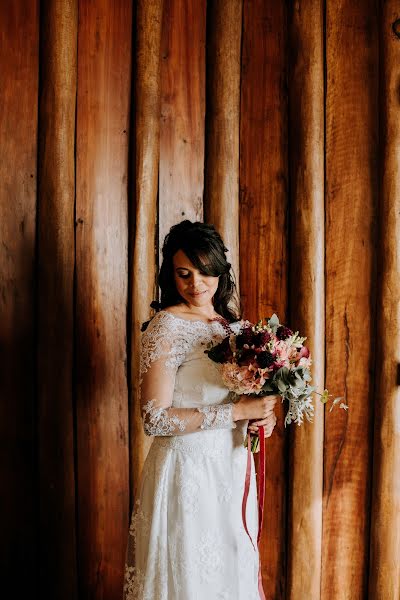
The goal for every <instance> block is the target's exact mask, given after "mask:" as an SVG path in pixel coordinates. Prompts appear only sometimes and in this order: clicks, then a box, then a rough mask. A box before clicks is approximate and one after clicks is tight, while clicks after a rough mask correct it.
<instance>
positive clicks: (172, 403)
mask: <svg viewBox="0 0 400 600" xmlns="http://www.w3.org/2000/svg"><path fill="white" fill-rule="evenodd" d="M240 325H241V323H240V322H236V323H233V324H231V328H232V330H233V331H235V330H236V328H240ZM225 336H226V331H225V329H224V326H223V325H222V324H221V322H219V321H212V322H210V323H206V322H204V321H190V320H187V319H182V318H180V317H177V316H176V315H173V314H172V313H170V312H168V311H165V310H162V311H160V312H158V313H157V314H156V315H155V316H154V317H153V319H152V320H151V321H150V323H149V325H148V327H147V329H146V330H145V332H144V333H143V334H142V340H141V355H140V399H141V407H142V416H143V427H144V431H145V433H146V434H147V435H155V436H166V435H168V436H170V435H181V434H187V433H192V432H195V431H201V430H205V429H233V428H235V427H236V425H235V422H234V421H233V418H232V407H233V398H232V394H230V393H229V392H228V390H227V389H226V388H225V387H224V386H223V384H222V381H221V378H220V375H219V372H218V367H217V365H216V364H215V363H213V362H212V361H211V360H210V359H209V358H208V356H207V355H206V354H205V353H204V350H206V349H207V346H208V344H209V343H210V342H211V341H221V340H222V339H223V338H224V337H225Z"/></svg>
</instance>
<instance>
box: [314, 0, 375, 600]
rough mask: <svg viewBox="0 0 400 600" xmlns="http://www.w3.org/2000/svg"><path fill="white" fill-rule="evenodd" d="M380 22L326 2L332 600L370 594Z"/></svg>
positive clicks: (326, 517)
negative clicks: (334, 401) (343, 403)
mask: <svg viewBox="0 0 400 600" xmlns="http://www.w3.org/2000/svg"><path fill="white" fill-rule="evenodd" d="M376 23H377V21H376V14H375V3H374V2H372V1H370V2H361V3H354V2H351V1H349V0H342V1H341V2H333V1H331V2H328V3H327V12H326V32H327V33H326V35H327V38H326V48H327V52H326V68H327V90H326V220H325V223H326V365H327V367H326V369H327V371H326V387H327V388H328V389H329V390H330V391H331V393H334V394H335V395H341V396H345V397H346V400H347V404H348V406H349V409H348V412H346V411H344V410H336V411H335V412H332V413H329V412H328V411H326V412H325V442H324V459H325V460H324V512H323V543H322V547H323V552H322V584H321V597H322V598H323V600H329V599H332V600H337V598H341V599H343V600H350V599H354V600H356V599H357V600H358V599H359V598H365V597H366V594H367V566H368V548H369V496H370V483H371V454H372V452H371V451H372V393H373V385H372V374H373V364H372V363H373V357H374V356H375V352H376V350H375V335H374V323H375V287H374V286H375V282H374V272H375V269H376V265H375V251H374V248H375V244H376V233H375V225H374V223H375V218H376V216H375V213H376V205H375V204H376V198H377V177H376V172H377V150H376V148H377V143H376V141H377V135H378V110H377V109H378V107H377V66H378V46H377V25H376ZM366 332H367V333H366ZM366 340H367V342H366Z"/></svg>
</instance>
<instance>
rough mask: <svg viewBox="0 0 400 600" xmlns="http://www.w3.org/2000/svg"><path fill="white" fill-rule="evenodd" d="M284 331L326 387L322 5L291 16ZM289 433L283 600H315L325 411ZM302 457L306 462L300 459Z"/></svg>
mask: <svg viewBox="0 0 400 600" xmlns="http://www.w3.org/2000/svg"><path fill="white" fill-rule="evenodd" d="M289 36H290V39H289V82H290V84H289V148H290V155H289V165H290V190H291V201H290V235H289V243H290V250H289V253H290V271H289V272H290V279H289V286H290V287H289V290H290V291H289V309H290V310H289V313H290V321H289V323H290V327H291V328H292V329H294V330H295V331H299V332H300V335H306V336H307V341H306V345H307V346H308V347H309V348H310V350H311V354H312V359H313V365H312V375H313V381H312V384H313V385H315V386H316V387H317V390H319V391H320V392H322V390H323V389H324V366H325V365H324V353H325V347H324V345H325V314H324V313H325V281H324V267H325V262H324V243H325V239H324V216H325V215H324V63H323V59H324V56H323V43H324V40H323V3H322V2H321V0H313V1H311V2H308V3H306V4H304V5H303V4H301V5H300V3H295V4H292V5H291V7H290V12H289ZM314 406H315V412H314V419H313V423H308V422H307V421H305V422H304V424H303V425H302V426H301V427H297V426H294V425H293V426H292V427H291V429H290V452H289V455H290V466H289V492H290V495H289V506H288V513H289V528H288V576H287V577H288V578H287V585H288V590H287V598H288V599H289V598H290V599H292V600H298V599H300V598H310V599H311V598H312V600H318V599H319V598H320V585H321V542H322V481H323V440H324V409H323V405H322V403H321V402H320V400H319V396H318V395H317V394H314ZM305 457H307V460H305Z"/></svg>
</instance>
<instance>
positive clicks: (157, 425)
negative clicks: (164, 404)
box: [143, 400, 186, 435]
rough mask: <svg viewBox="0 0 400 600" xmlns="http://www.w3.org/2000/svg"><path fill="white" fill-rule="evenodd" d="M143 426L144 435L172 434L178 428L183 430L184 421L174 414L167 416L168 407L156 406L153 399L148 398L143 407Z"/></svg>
mask: <svg viewBox="0 0 400 600" xmlns="http://www.w3.org/2000/svg"><path fill="white" fill-rule="evenodd" d="M143 421H144V422H143V427H144V432H145V433H146V435H173V433H174V432H175V431H176V429H177V428H178V429H179V431H185V428H186V423H185V421H184V420H183V419H179V417H177V416H176V415H172V416H169V415H168V409H166V408H157V407H156V406H155V400H149V401H148V402H146V404H145V405H144V407H143Z"/></svg>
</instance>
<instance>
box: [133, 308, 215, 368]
mask: <svg viewBox="0 0 400 600" xmlns="http://www.w3.org/2000/svg"><path fill="white" fill-rule="evenodd" d="M188 330H189V331H190V335H188ZM214 330H215V331H214ZM210 334H211V338H212V337H218V338H221V339H222V338H223V337H224V336H225V333H224V330H223V327H222V325H221V323H219V322H218V321H213V322H210V323H205V322H203V321H189V320H186V319H180V318H177V317H175V316H173V315H172V314H171V313H169V312H167V311H160V312H158V313H157V314H156V315H155V316H154V317H153V319H152V320H151V321H150V324H149V325H148V327H147V329H146V330H145V331H144V332H143V334H142V348H141V353H140V373H141V375H143V374H144V373H145V372H146V371H147V370H148V369H149V367H150V365H151V363H152V362H154V361H156V360H158V359H159V358H162V357H163V356H165V366H166V367H167V368H170V369H177V368H178V367H179V366H180V365H181V364H182V362H183V360H184V359H185V356H186V354H187V353H188V352H189V351H190V349H191V348H193V347H194V346H197V345H202V344H207V343H208V342H209V341H210ZM213 334H214V335H213ZM172 340H173V342H174V344H173V347H172V348H171V341H172ZM166 349H167V350H166Z"/></svg>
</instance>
